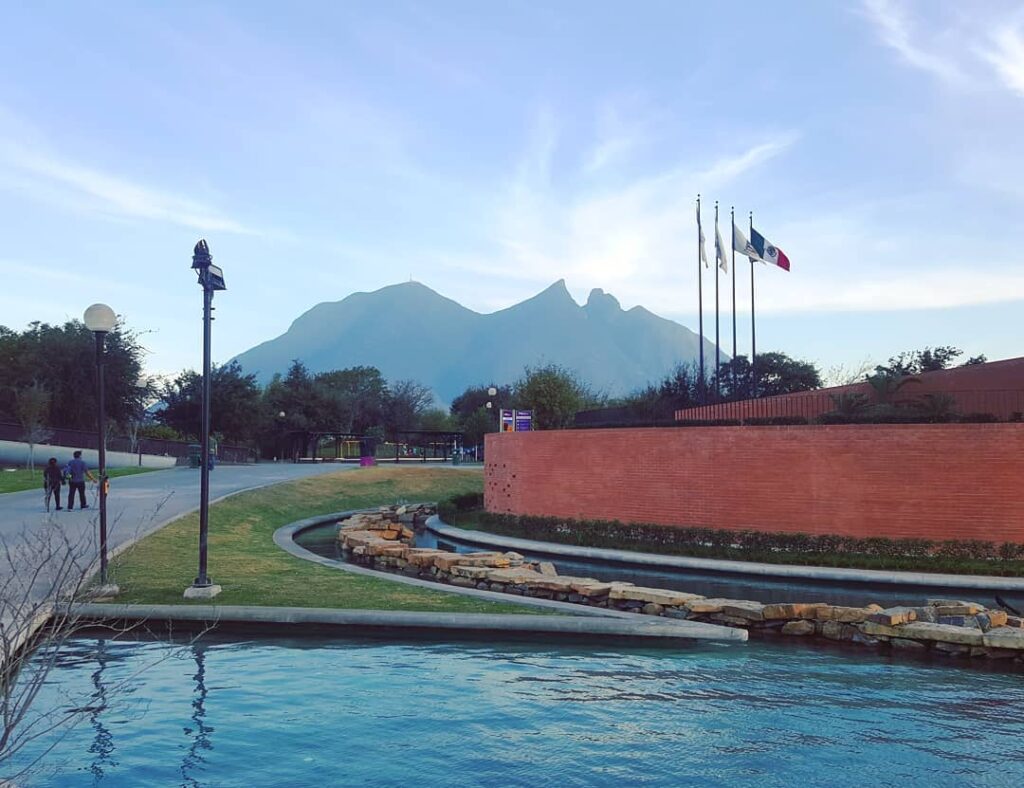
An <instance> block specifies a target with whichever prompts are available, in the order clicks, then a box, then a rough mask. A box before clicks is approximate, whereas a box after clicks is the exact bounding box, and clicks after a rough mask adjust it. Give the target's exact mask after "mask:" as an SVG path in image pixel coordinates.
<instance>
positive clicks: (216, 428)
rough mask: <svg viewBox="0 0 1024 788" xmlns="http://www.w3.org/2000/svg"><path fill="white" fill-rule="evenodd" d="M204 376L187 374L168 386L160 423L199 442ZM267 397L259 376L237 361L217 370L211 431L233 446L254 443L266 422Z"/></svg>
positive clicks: (212, 389)
mask: <svg viewBox="0 0 1024 788" xmlns="http://www.w3.org/2000/svg"><path fill="white" fill-rule="evenodd" d="M202 397H203V379H202V375H201V374H200V373H198V372H196V371H195V370H185V371H184V372H182V373H181V374H179V375H178V376H177V377H175V378H174V379H173V380H170V381H168V382H166V383H165V384H164V387H163V390H162V391H161V399H162V401H163V407H162V408H161V409H160V410H159V411H157V413H156V419H157V421H159V422H160V423H161V424H163V425H166V426H167V427H170V428H171V429H173V430H175V431H176V432H178V433H180V434H181V435H185V436H187V437H188V438H190V439H192V440H198V439H199V437H200V433H201V431H202V411H201V406H202ZM264 414H265V410H264V404H263V396H262V392H261V391H260V388H259V386H258V385H257V384H256V376H255V375H247V374H245V372H243V370H242V367H241V366H240V365H239V363H238V362H237V361H232V362H231V363H229V364H225V365H223V366H216V365H215V366H214V367H213V368H212V370H211V374H210V427H211V429H212V431H213V432H214V433H216V434H218V435H221V436H223V439H224V440H226V441H228V442H230V443H249V442H252V441H253V440H254V439H255V438H256V436H257V433H258V432H259V429H260V426H261V424H262V423H263V420H264V417H265V416H264Z"/></svg>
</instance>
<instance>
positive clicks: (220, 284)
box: [185, 240, 227, 599]
mask: <svg viewBox="0 0 1024 788" xmlns="http://www.w3.org/2000/svg"><path fill="white" fill-rule="evenodd" d="M192 268H193V270H195V272H196V275H197V276H198V277H199V285H200V287H202V288H203V402H202V437H201V441H200V443H201V444H202V448H201V449H200V451H201V452H202V462H201V463H200V466H199V473H200V476H199V574H198V575H196V579H195V580H194V581H193V582H192V585H190V586H189V587H188V588H186V589H185V599H210V598H212V597H215V596H217V594H219V593H220V592H221V587H220V586H218V585H214V583H213V581H212V580H210V578H209V576H208V575H207V574H206V558H207V539H208V534H209V530H210V322H211V321H212V320H213V317H212V315H211V313H212V312H213V294H214V293H215V292H216V291H217V290H226V289H227V288H226V286H225V285H224V272H223V271H222V270H221V269H220V267H219V266H216V265H214V264H213V258H212V257H211V256H210V248H209V247H208V246H207V245H206V241H205V240H201V241H200V242H199V243H197V244H196V247H195V249H194V250H193V252H192Z"/></svg>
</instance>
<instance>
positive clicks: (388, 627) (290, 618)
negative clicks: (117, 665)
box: [74, 604, 746, 645]
mask: <svg viewBox="0 0 1024 788" xmlns="http://www.w3.org/2000/svg"><path fill="white" fill-rule="evenodd" d="M74 612H75V615H77V616H79V617H80V618H81V619H83V620H85V621H88V622H94V623H96V624H100V625H102V624H107V623H113V622H118V621H128V622H138V623H142V622H185V621H187V622H196V623H201V624H207V625H213V626H225V625H228V626H257V627H264V626H266V627H269V628H271V629H273V630H274V631H276V632H277V633H279V634H280V631H281V627H282V626H298V627H303V628H304V629H305V631H306V632H307V633H308V629H309V628H310V627H319V628H324V629H327V630H331V631H332V634H347V635H351V634H365V633H387V634H391V635H394V634H395V633H396V632H397V633H405V634H409V635H419V636H423V635H428V636H429V635H433V636H436V637H437V638H438V639H447V638H448V637H450V636H452V635H458V634H462V635H476V636H488V637H492V638H493V637H495V636H502V635H505V636H519V637H522V636H528V637H529V638H530V639H535V640H539V641H541V642H550V640H551V637H552V636H556V637H558V636H561V637H566V638H585V639H590V640H592V639H598V640H601V641H602V642H607V638H608V637H621V638H633V639H642V640H644V641H645V642H647V645H678V644H679V642H680V641H683V640H687V641H689V640H694V639H715V640H723V639H728V640H732V641H737V642H738V641H743V640H746V637H745V635H746V632H744V631H742V630H726V631H727V632H731V633H733V634H734V636H733V637H731V638H723V637H721V636H719V635H718V633H717V630H721V629H726V628H725V627H715V626H710V625H697V626H696V627H694V626H686V627H684V626H679V625H677V624H673V625H668V626H666V625H665V623H664V622H660V621H657V620H655V619H651V618H646V617H644V618H641V617H639V616H629V617H628V618H627V619H619V618H608V617H605V618H586V617H580V616H534V615H529V614H507V615H500V616H495V615H490V614H487V613H431V612H410V611H401V610H338V609H334V608H313V607H254V606H241V605H117V604H82V605H76V606H75V608H74ZM334 630H338V632H334ZM713 630H714V631H713ZM740 634H742V635H744V637H739V635H740Z"/></svg>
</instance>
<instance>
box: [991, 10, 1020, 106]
mask: <svg viewBox="0 0 1024 788" xmlns="http://www.w3.org/2000/svg"><path fill="white" fill-rule="evenodd" d="M983 54H984V57H985V59H986V60H988V61H989V63H991V64H992V66H993V68H995V71H996V74H997V75H998V76H999V77H1000V79H1002V81H1003V83H1004V84H1005V85H1006V87H1007V88H1009V89H1010V90H1012V91H1014V92H1015V93H1018V94H1020V95H1021V96H1024V33H1022V31H1021V30H1020V28H1015V27H1003V28H1001V29H999V30H997V31H995V32H994V33H993V34H992V38H991V46H989V47H986V48H985V50H984V52H983Z"/></svg>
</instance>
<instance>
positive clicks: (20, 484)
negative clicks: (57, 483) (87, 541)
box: [0, 465, 161, 495]
mask: <svg viewBox="0 0 1024 788" xmlns="http://www.w3.org/2000/svg"><path fill="white" fill-rule="evenodd" d="M89 470H91V471H92V475H93V476H96V469H95V468H90V469H89ZM156 470H161V469H159V468H111V469H109V470H108V471H107V476H109V477H111V478H114V477H117V476H134V475H135V474H137V473H148V472H149V471H156ZM22 490H39V491H40V495H41V494H42V490H43V470H42V466H41V465H40V466H37V467H36V470H35V471H33V472H31V473H30V472H29V470H28V469H27V468H18V470H16V471H9V470H0V494H3V493H10V492H21V491H22ZM66 492H67V487H66V486H65V487H64V489H63V493H62V494H64V493H66Z"/></svg>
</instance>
